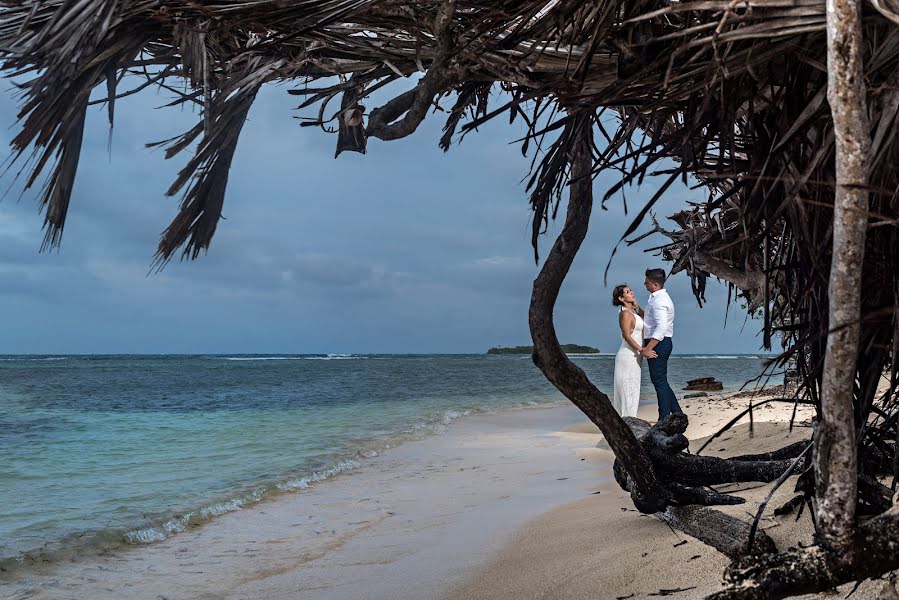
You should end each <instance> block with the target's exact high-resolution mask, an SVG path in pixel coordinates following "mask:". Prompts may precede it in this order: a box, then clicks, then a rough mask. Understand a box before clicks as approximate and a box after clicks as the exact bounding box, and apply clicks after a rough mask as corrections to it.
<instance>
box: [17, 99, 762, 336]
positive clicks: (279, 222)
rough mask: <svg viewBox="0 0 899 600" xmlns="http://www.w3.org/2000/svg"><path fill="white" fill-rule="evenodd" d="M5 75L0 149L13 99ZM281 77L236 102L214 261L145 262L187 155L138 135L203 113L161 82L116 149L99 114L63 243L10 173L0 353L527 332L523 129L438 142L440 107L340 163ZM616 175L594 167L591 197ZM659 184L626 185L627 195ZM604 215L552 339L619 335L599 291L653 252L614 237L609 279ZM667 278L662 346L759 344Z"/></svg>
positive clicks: (722, 306) (738, 320) (120, 115)
mask: <svg viewBox="0 0 899 600" xmlns="http://www.w3.org/2000/svg"><path fill="white" fill-rule="evenodd" d="M3 86H4V88H3V93H2V94H0V119H2V122H3V123H5V124H6V125H7V127H4V128H3V129H2V130H0V131H2V132H3V134H2V135H3V139H2V140H0V141H2V142H3V143H4V145H6V143H7V142H8V140H9V138H10V137H11V136H12V135H14V134H15V132H16V130H17V129H16V127H15V125H14V122H15V114H16V102H15V100H14V99H13V97H12V92H11V89H10V86H9V82H6V81H4V82H3ZM286 89H287V88H285V87H283V86H281V87H270V88H267V89H265V90H263V92H262V93H261V94H260V96H259V98H258V100H257V102H256V105H255V106H254V108H253V110H252V112H251V114H250V119H249V122H248V123H247V125H246V127H245V128H244V133H243V135H242V138H241V141H240V147H239V149H238V152H237V156H236V157H235V163H234V168H233V169H232V171H231V177H230V183H229V190H228V195H227V198H226V204H225V211H224V215H225V218H226V220H223V221H222V222H221V223H220V224H219V227H218V232H217V234H216V237H215V239H214V240H213V243H212V247H211V249H210V252H209V253H208V255H205V256H202V257H201V258H200V259H199V260H197V261H196V262H192V263H177V262H173V263H172V264H170V265H169V266H168V267H167V268H166V269H165V270H164V271H163V272H162V273H159V274H150V275H148V272H149V267H150V264H151V261H152V257H153V251H154V249H155V247H156V242H157V240H158V236H159V234H160V232H161V231H162V230H163V229H164V228H165V226H166V225H167V224H168V222H169V221H170V220H171V218H172V217H173V216H174V214H175V211H176V206H177V199H175V198H166V197H165V196H164V195H163V192H164V191H165V189H166V188H167V187H168V185H169V183H170V182H171V181H172V180H173V179H174V176H175V173H176V171H177V170H178V168H180V166H181V165H182V164H183V163H184V161H185V160H186V158H187V156H186V155H184V156H179V157H175V158H174V159H172V160H168V161H167V160H165V159H164V157H163V155H162V153H161V152H159V151H151V150H148V149H145V148H144V143H146V142H150V141H157V140H160V139H164V138H168V137H171V136H173V135H175V134H177V133H180V132H181V131H183V130H185V129H187V128H188V127H190V126H191V125H193V124H194V123H195V121H196V119H197V116H196V115H195V114H193V113H191V112H190V111H189V110H180V109H171V108H166V109H159V110H156V109H155V107H157V106H160V105H162V104H164V103H165V102H166V101H167V100H168V99H169V98H168V96H167V95H166V94H165V93H163V94H162V95H157V94H155V93H153V92H147V93H144V94H141V95H138V96H134V97H130V98H127V99H125V100H123V101H121V102H120V103H119V104H117V106H116V117H117V120H116V124H115V129H114V131H113V133H112V155H111V156H110V155H109V154H108V152H107V144H108V140H109V131H108V127H107V124H106V115H105V112H104V111H102V110H101V109H100V108H99V107H96V108H95V109H93V110H92V111H91V114H90V117H89V120H88V128H87V132H86V136H85V142H84V148H83V151H82V159H81V167H80V170H79V173H78V178H77V180H76V185H75V190H74V194H73V198H72V204H71V210H70V212H69V217H68V220H67V223H66V229H65V235H64V238H63V244H62V249H61V250H60V251H59V252H52V253H43V254H42V253H39V252H38V249H39V246H40V242H41V238H42V232H41V223H42V218H41V216H40V215H39V214H38V210H37V205H36V202H35V201H34V196H33V195H29V194H26V195H25V196H24V197H23V198H22V199H21V200H19V199H18V195H19V194H18V191H19V189H20V188H18V187H15V186H14V187H13V191H12V192H11V193H9V194H8V195H7V196H6V197H5V198H4V199H3V200H2V201H0V282H2V285H0V314H2V315H3V316H2V319H3V321H4V324H3V328H2V332H3V333H2V335H0V353H46V354H52V353H237V352H243V353H316V352H385V353H393V352H397V353H401V352H410V353H418V352H483V351H484V350H486V349H487V348H488V347H489V346H492V345H498V344H501V345H514V344H526V343H529V335H528V330H527V309H528V301H529V296H530V286H531V283H532V281H533V279H534V277H535V275H536V273H537V266H535V264H534V262H533V259H532V256H533V254H532V250H531V247H530V215H531V213H530V211H529V210H528V203H527V197H526V194H525V191H524V183H523V182H522V178H523V177H525V175H526V174H527V169H528V164H529V160H528V159H525V158H523V157H522V156H521V153H520V152H519V149H518V146H517V145H515V144H510V142H511V141H513V140H514V139H516V138H517V137H518V135H519V134H520V133H521V131H520V129H518V128H517V127H516V126H509V125H508V124H507V123H508V122H507V120H504V119H498V120H497V121H498V122H497V123H495V124H492V125H490V126H488V127H486V128H484V129H483V130H482V131H480V132H479V133H477V134H474V135H469V136H468V137H466V139H465V140H464V142H463V143H462V144H461V145H459V146H456V147H454V148H452V149H451V150H450V152H449V153H447V154H444V153H443V152H442V151H440V150H439V149H438V148H437V140H438V138H439V136H440V125H441V123H442V119H439V118H438V119H431V120H430V121H431V122H430V123H426V124H425V125H424V126H423V127H422V128H421V129H420V130H419V131H418V132H417V133H416V134H415V135H413V136H411V137H410V138H406V139H404V140H399V141H395V142H389V143H384V142H379V141H377V140H372V141H371V142H370V144H369V152H368V154H367V155H365V156H362V155H358V154H346V153H345V154H343V155H342V156H341V157H340V158H339V159H338V160H334V158H333V155H334V141H335V139H334V137H333V136H331V135H328V134H325V133H323V132H321V131H320V130H317V129H314V128H302V129H301V128H300V127H299V126H298V123H299V122H298V121H297V119H296V118H294V117H295V116H297V114H298V113H297V112H296V111H295V110H294V108H295V106H296V104H298V102H297V99H296V97H293V96H289V95H288V94H287V93H286ZM10 181H11V180H10V178H9V177H7V178H6V179H5V181H3V182H2V183H3V184H4V189H5V188H6V187H7V186H8V185H9V183H10ZM613 182H614V179H613V178H612V177H611V176H610V177H601V178H599V179H598V180H597V181H596V183H595V185H596V191H597V193H598V194H602V192H604V190H605V189H607V188H608V186H609V185H611V184H612V183H613ZM657 185H658V182H655V181H647V182H646V183H645V184H644V186H643V187H642V188H640V189H636V188H633V189H630V190H628V192H627V197H628V201H629V203H630V207H631V209H632V210H633V208H634V207H637V206H639V204H640V201H641V199H645V198H648V197H649V195H651V194H652V192H653V191H654V190H655V189H656V186H657ZM688 199H700V196H699V192H695V191H690V190H688V189H686V188H685V187H672V188H671V190H669V192H668V193H667V194H666V196H665V198H664V199H663V201H662V202H661V203H660V204H659V207H658V214H659V215H660V216H666V215H669V214H672V213H674V212H676V210H678V209H679V208H680V207H681V206H682V205H683V204H684V202H685V201H687V200H688ZM608 209H609V210H606V211H603V210H598V209H597V210H594V213H593V218H592V222H591V230H590V233H589V234H588V238H587V241H586V243H585V245H584V247H583V249H582V250H581V252H580V255H579V256H578V259H577V261H576V262H575V265H574V268H573V269H572V272H571V274H570V275H569V278H568V281H567V282H566V285H565V287H564V288H563V290H562V294H561V298H560V300H559V304H558V306H557V309H556V324H557V330H558V332H559V337H560V339H561V340H562V341H563V342H566V343H580V344H590V345H594V346H598V347H599V348H600V349H602V350H604V351H612V350H615V349H616V348H617V347H618V345H619V337H618V333H617V319H616V313H615V309H614V308H613V307H612V306H611V305H610V291H611V290H610V287H611V286H614V285H615V284H616V283H618V282H629V283H630V284H631V285H632V286H635V289H639V290H640V291H639V292H638V294H639V296H640V298H641V301H643V302H645V296H646V293H645V291H643V290H642V287H641V283H642V279H643V275H642V274H643V270H644V269H645V268H646V267H649V266H657V265H659V266H660V265H661V263H660V262H659V260H658V259H657V258H656V257H654V256H652V254H647V253H644V252H643V249H645V248H647V247H650V246H652V245H654V244H653V240H652V239H649V240H646V242H645V243H643V244H641V245H640V246H638V247H633V248H622V249H620V250H619V252H618V254H617V255H616V257H615V259H614V262H613V264H612V268H611V270H610V276H609V286H606V285H604V284H603V278H602V272H603V269H604V267H605V264H606V262H607V260H608V258H609V255H610V252H611V250H612V248H613V247H614V245H615V243H616V241H617V240H618V239H619V237H620V236H621V233H622V232H623V231H624V229H625V228H626V226H627V223H628V222H629V220H628V218H627V217H625V215H624V211H623V208H622V203H621V201H620V199H616V200H613V201H610V202H609V203H608ZM561 214H564V210H563V211H561V213H560V215H561ZM631 214H632V215H633V212H632V213H631ZM558 230H559V227H558V226H557V227H554V228H552V229H551V230H550V236H551V237H544V238H543V240H542V242H543V245H544V247H545V248H548V247H549V245H550V244H551V243H552V240H553V239H554V236H555V234H556V233H558ZM668 287H669V289H670V292H671V294H672V297H673V298H674V301H675V303H676V305H677V310H678V313H677V323H676V331H675V351H676V352H684V353H705V352H712V353H742V352H755V351H756V350H757V349H758V347H759V344H760V338H759V337H758V336H757V333H758V330H759V328H760V324H759V322H758V321H751V320H750V321H746V320H745V319H744V315H743V313H742V311H741V310H740V308H739V306H737V305H732V306H731V311H730V315H729V317H728V319H727V324H726V327H725V310H726V299H727V295H726V290H725V288H724V286H723V285H720V284H717V283H710V289H709V292H708V294H707V296H708V299H709V303H708V305H707V306H706V307H704V308H702V309H700V308H698V307H697V305H696V302H695V301H694V300H693V298H692V296H691V294H690V286H689V280H688V279H687V278H686V276H685V275H683V274H681V275H678V276H676V277H675V278H673V279H672V280H671V282H670V283H669V286H668Z"/></svg>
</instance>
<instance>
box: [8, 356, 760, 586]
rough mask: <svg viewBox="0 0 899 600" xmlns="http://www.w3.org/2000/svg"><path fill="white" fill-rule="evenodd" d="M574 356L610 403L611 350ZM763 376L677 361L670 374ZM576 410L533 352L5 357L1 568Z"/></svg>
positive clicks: (703, 361) (100, 544)
mask: <svg viewBox="0 0 899 600" xmlns="http://www.w3.org/2000/svg"><path fill="white" fill-rule="evenodd" d="M572 359H573V360H574V361H575V362H576V363H577V364H578V365H579V366H581V367H582V368H583V369H584V370H585V371H586V373H587V374H588V375H589V376H590V377H591V379H592V380H593V381H594V383H596V384H597V386H598V387H599V388H600V389H601V390H603V391H604V392H606V393H608V394H609V395H611V393H612V371H613V365H614V356H613V355H579V356H573V357H572ZM763 367H764V361H763V360H762V359H760V358H758V357H756V356H717V355H716V356H708V355H704V356H691V355H675V356H673V357H672V359H671V362H670V363H669V381H670V382H671V384H672V387H674V388H675V390H679V389H680V388H681V387H683V385H684V384H685V382H686V380H687V379H692V378H695V377H703V376H711V377H716V378H718V379H719V380H721V381H722V382H723V383H724V386H725V390H737V389H739V388H740V387H741V386H743V385H744V384H745V383H746V382H747V381H749V380H751V379H753V378H755V377H757V376H759V375H760V374H761V372H762V370H763ZM679 395H680V394H679ZM641 397H642V401H643V402H654V401H655V400H654V398H655V396H654V392H653V389H652V386H651V384H650V383H649V378H648V373H647V370H646V369H644V380H643V386H642V392H641ZM564 402H567V400H565V399H564V398H563V397H562V396H561V394H559V393H558V392H557V391H556V390H555V388H553V387H552V386H551V385H550V384H549V383H548V382H547V381H546V380H545V379H544V378H543V375H542V374H541V373H540V372H539V371H538V370H537V369H536V367H534V365H533V364H532V362H531V360H530V357H529V356H520V355H519V356H488V355H349V354H330V355H324V354H323V355H269V356H262V355H227V356H218V355H203V356H171V355H167V356H144V355H141V356H95V355H92V356H0V507H2V510H0V568H6V569H7V570H8V569H9V568H10V567H14V566H16V565H17V564H25V563H29V562H33V561H35V560H38V561H45V560H53V559H54V558H60V557H63V556H65V555H66V552H75V551H78V552H80V551H83V550H84V549H85V548H86V547H89V548H96V549H102V548H106V547H109V546H115V545H120V544H144V543H153V542H154V541H159V540H162V539H164V538H166V537H168V536H171V535H176V534H177V533H178V532H179V531H181V530H183V529H185V528H186V527H188V526H191V525H193V524H197V523H201V522H203V521H205V520H208V519H211V518H214V517H215V516H217V515H220V514H223V513H225V512H229V511H233V510H237V509H239V508H240V507H242V506H246V505H248V504H252V503H254V502H257V501H259V500H260V499H262V498H264V497H266V496H268V495H271V494H276V493H282V492H291V491H295V490H301V489H303V488H306V487H308V486H310V485H327V483H326V480H327V479H329V478H331V477H333V476H335V475H337V474H339V473H341V472H342V471H346V470H348V469H355V468H358V467H362V468H364V466H365V461H366V459H368V458H371V457H374V456H376V455H378V454H379V453H381V452H383V451H385V450H387V449H389V448H390V447H392V446H395V445H397V444H401V443H403V442H404V441H409V440H411V439H418V438H421V437H423V436H428V435H435V434H439V433H441V432H442V431H443V430H444V429H445V428H446V427H447V426H448V425H449V424H450V423H451V422H452V421H454V420H455V419H457V418H460V417H464V416H466V415H468V414H472V413H481V412H488V411H502V410H509V409H516V408H525V407H528V406H539V405H547V404H556V403H564ZM4 565H5V567H4Z"/></svg>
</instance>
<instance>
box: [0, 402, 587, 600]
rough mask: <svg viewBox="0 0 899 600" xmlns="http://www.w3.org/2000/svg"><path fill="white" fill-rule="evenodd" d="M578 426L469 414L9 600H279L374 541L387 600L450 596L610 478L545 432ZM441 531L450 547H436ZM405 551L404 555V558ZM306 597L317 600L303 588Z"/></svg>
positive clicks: (28, 586) (9, 588)
mask: <svg viewBox="0 0 899 600" xmlns="http://www.w3.org/2000/svg"><path fill="white" fill-rule="evenodd" d="M579 418H580V412H579V411H578V410H577V409H576V408H574V407H573V406H571V405H567V404H562V405H554V406H551V407H542V406H540V407H522V408H518V409H515V410H513V411H500V412H495V413H483V414H473V415H470V416H469V417H466V418H465V419H462V420H459V421H457V422H455V423H454V424H453V425H452V426H451V427H450V428H449V429H448V431H447V432H446V433H444V434H441V435H433V436H429V437H426V438H425V439H423V440H417V441H411V442H407V443H405V444H402V445H400V446H397V447H395V448H391V449H390V450H389V451H388V452H385V453H383V454H382V455H380V456H378V457H375V458H372V459H370V460H368V461H366V464H365V465H364V467H363V468H360V469H353V470H350V471H347V472H345V473H343V474H340V475H338V476H337V477H335V478H333V479H330V480H329V481H328V482H327V483H325V484H324V485H316V486H312V487H310V488H307V489H304V490H300V491H298V492H292V493H284V494H279V495H277V496H275V497H272V498H270V499H265V500H263V501H262V502H259V503H256V504H253V505H252V506H249V507H247V508H242V509H239V510H237V511H234V512H229V513H226V514H224V515H221V516H219V517H217V518H216V519H213V520H211V521H209V522H206V523H204V524H202V525H201V526H198V527H188V528H187V529H186V530H185V531H184V532H181V533H179V534H178V535H175V536H172V537H170V538H168V539H166V540H163V541H160V542H156V543H153V544H148V545H141V546H127V547H122V548H116V549H112V550H107V551H103V552H101V553H99V555H97V556H89V557H87V558H85V559H74V557H73V559H72V560H71V561H61V562H57V563H51V564H42V565H33V567H29V568H28V570H27V572H24V571H23V572H16V573H10V575H12V576H13V577H12V580H11V581H8V582H7V581H4V582H2V583H0V597H4V598H6V597H9V598H16V599H18V598H23V599H24V598H72V597H90V598H111V599H112V598H116V599H118V598H120V597H121V590H123V589H128V595H129V596H131V597H132V598H149V599H153V600H158V596H160V595H162V596H165V597H168V598H227V597H243V598H246V597H251V598H255V597H272V598H275V597H279V595H278V593H275V592H272V593H268V592H265V591H263V590H262V589H259V586H263V587H264V585H265V584H267V583H268V584H270V583H271V582H273V581H275V580H277V579H278V578H279V576H289V575H290V574H291V573H292V572H293V573H295V572H297V571H298V570H299V571H302V570H303V568H304V566H305V567H306V569H307V570H309V571H320V570H321V567H320V564H318V563H320V562H325V563H329V564H330V562H331V561H332V560H334V558H335V556H337V555H338V554H339V553H340V552H361V553H362V554H366V553H367V552H369V550H370V549H369V550H366V549H365V548H362V549H359V548H357V547H356V544H358V542H359V540H363V541H365V540H369V539H370V538H369V536H371V535H374V534H377V536H378V537H379V539H384V540H386V541H387V542H389V543H387V544H386V546H385V547H381V548H380V550H379V551H378V553H383V552H388V553H389V554H391V556H393V559H392V560H391V562H389V563H387V564H388V565H395V567H394V568H396V569H398V572H396V573H393V574H392V575H391V576H390V577H389V578H388V579H387V580H388V581H391V582H393V583H391V587H390V588H385V589H384V590H382V591H383V593H384V597H388V596H390V589H393V588H392V586H393V585H395V584H396V582H397V581H398V580H400V579H402V573H403V572H406V573H410V574H412V573H420V572H423V571H429V570H430V571H431V572H432V573H433V574H434V575H435V576H436V575H438V574H439V575H440V578H441V581H443V582H444V584H446V585H449V582H450V581H451V580H454V578H457V577H458V576H459V573H458V572H457V571H458V570H459V569H460V568H462V566H461V565H460V560H459V557H460V556H463V555H464V556H465V557H466V558H465V559H464V561H462V562H464V565H466V566H467V567H469V568H471V567H473V566H474V565H475V564H476V563H478V562H480V561H483V560H486V559H487V558H488V557H489V555H490V553H492V552H495V551H498V550H499V548H500V546H501V542H502V541H503V540H505V539H507V538H508V537H510V536H511V535H512V534H513V533H514V531H515V530H516V529H517V527H519V526H522V525H523V524H524V523H525V522H526V521H527V520H528V519H530V518H533V517H536V516H537V515H539V514H541V513H542V512H545V510H547V509H549V508H551V507H553V506H556V505H560V504H563V503H564V502H566V501H570V500H574V499H577V498H579V497H582V496H583V494H584V493H585V492H587V491H588V490H589V489H590V488H593V489H595V487H596V486H597V485H598V484H599V483H600V482H601V479H602V477H603V474H602V473H601V472H597V470H596V469H593V468H591V467H590V466H589V465H588V463H587V461H581V460H580V459H579V458H578V457H576V456H575V455H574V454H573V452H574V450H576V444H572V443H571V442H570V441H569V442H564V441H563V440H561V438H556V437H554V436H553V434H552V431H548V429H549V430H556V429H561V428H563V427H564V426H567V425H570V424H571V423H572V422H575V421H577V420H578V419H579ZM547 425H550V426H549V427H547ZM497 450H500V452H499V453H497ZM590 464H592V463H590ZM441 530H442V531H444V533H446V535H443V536H440V537H441V539H442V540H443V541H439V542H437V540H436V539H435V537H434V536H435V535H436V532H438V531H441ZM473 536H474V537H478V536H481V542H482V543H481V544H479V545H480V547H481V551H480V553H479V552H472V551H471V549H470V548H469V545H470V541H471V538H472V537H473ZM453 540H455V541H453ZM435 542H436V543H437V546H440V547H441V548H442V549H441V550H431V551H430V552H431V555H432V557H431V558H430V559H428V556H429V554H428V552H424V551H425V550H426V549H428V548H431V547H432V546H433V545H434V544H435ZM364 545H365V544H363V546H364ZM397 546H401V547H404V548H407V550H406V551H405V552H399V553H397V552H395V548H396V547H397ZM385 548H386V549H385ZM391 548H393V550H391ZM441 552H443V553H444V554H442V555H440V553H441ZM435 553H436V554H435ZM320 559H325V560H324V561H321V560H320ZM362 562H370V561H367V560H366V561H362ZM376 562H377V561H376ZM413 563H415V564H416V566H414V567H410V566H409V565H410V564H413ZM417 563H423V564H417ZM440 565H444V566H443V567H440ZM370 568H374V567H373V566H370ZM324 570H325V571H326V572H327V571H330V569H328V568H325V569H324ZM345 570H346V569H342V570H341V571H345ZM438 572H440V573H438ZM316 576H317V577H321V576H327V573H325V574H324V575H322V574H321V573H319V574H318V575H316ZM303 577H304V578H305V577H306V576H305V575H304V576H303ZM5 579H6V578H5ZM421 584H422V582H417V583H416V582H413V581H409V582H407V584H406V586H407V587H408V588H409V589H410V590H411V589H412V588H415V587H416V586H420V585H421ZM308 587H312V588H318V587H321V586H315V585H313V586H307V585H305V584H302V585H300V588H308ZM326 587H327V586H326ZM369 587H370V585H369V584H366V585H365V588H366V589H368V588H369ZM288 588H289V589H291V590H297V589H298V588H297V585H296V584H290V585H289V586H288ZM417 589H420V588H417ZM251 590H254V591H251ZM285 593H286V592H285ZM309 593H310V594H311V593H313V590H311V589H310V590H309ZM315 593H318V592H315ZM410 593H411V592H410ZM423 593H427V592H423ZM6 594H10V595H9V596H7V595H6ZM305 597H307V594H304V598H305ZM308 597H322V598H327V597H335V598H337V597H353V596H352V594H351V595H350V596H346V595H343V592H341V593H340V594H338V595H335V596H329V595H327V594H325V595H320V596H308ZM375 597H377V596H375ZM408 597H414V596H408Z"/></svg>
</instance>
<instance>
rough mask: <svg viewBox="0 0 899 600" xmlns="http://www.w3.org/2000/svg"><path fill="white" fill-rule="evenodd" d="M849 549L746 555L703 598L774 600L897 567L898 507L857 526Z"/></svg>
mask: <svg viewBox="0 0 899 600" xmlns="http://www.w3.org/2000/svg"><path fill="white" fill-rule="evenodd" d="M852 546H853V551H851V552H848V553H846V552H833V551H830V550H828V549H827V548H825V547H823V546H812V547H809V548H801V549H798V550H796V549H793V550H788V551H787V552H781V553H772V554H763V555H756V556H747V557H744V558H742V559H740V560H738V561H736V562H735V563H734V564H733V565H731V566H730V567H729V568H728V569H727V571H725V573H724V578H725V581H726V582H727V583H728V584H729V587H728V588H727V589H725V590H722V591H720V592H717V593H715V594H712V595H711V596H709V597H708V600H762V599H777V598H786V597H788V596H794V595H797V594H810V593H815V592H822V591H825V590H828V589H832V588H834V587H836V586H838V585H841V584H844V583H848V582H850V581H860V580H863V579H866V578H868V577H876V576H879V575H882V574H884V573H887V572H889V571H892V570H895V569H897V568H899V506H894V507H892V508H891V509H890V510H888V511H887V512H885V513H883V514H881V515H878V516H876V517H874V518H872V519H869V520H867V521H864V522H862V523H861V524H859V526H858V528H857V533H856V535H855V536H853V538H852Z"/></svg>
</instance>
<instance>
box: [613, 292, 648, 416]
mask: <svg viewBox="0 0 899 600" xmlns="http://www.w3.org/2000/svg"><path fill="white" fill-rule="evenodd" d="M621 310H622V311H624V310H627V309H626V308H624V307H622V308H621ZM634 317H635V322H634V330H633V331H632V332H631V337H632V338H633V340H634V341H635V342H637V345H638V346H643V319H641V318H640V315H638V314H634ZM642 367H643V357H642V356H640V354H639V353H638V352H636V351H635V350H634V349H633V348H631V347H630V345H628V343H627V342H625V341H624V340H621V348H619V349H618V354H616V355H615V382H614V386H615V388H614V392H613V393H612V406H614V407H615V410H617V411H618V414H619V415H621V416H622V417H636V416H637V407H638V406H639V404H640V375H641V370H642Z"/></svg>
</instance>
